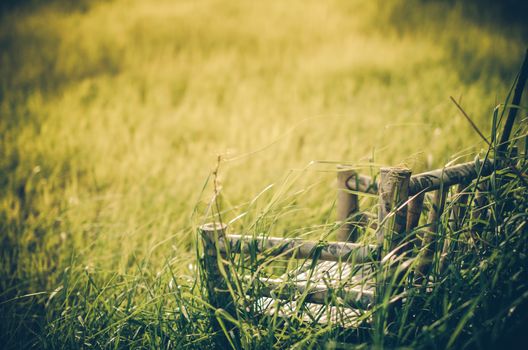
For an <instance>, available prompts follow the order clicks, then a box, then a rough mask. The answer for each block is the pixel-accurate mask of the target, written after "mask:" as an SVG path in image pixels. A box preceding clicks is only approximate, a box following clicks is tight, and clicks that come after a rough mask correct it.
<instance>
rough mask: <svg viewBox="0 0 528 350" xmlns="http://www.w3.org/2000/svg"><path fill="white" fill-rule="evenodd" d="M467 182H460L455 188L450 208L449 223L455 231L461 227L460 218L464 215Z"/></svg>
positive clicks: (467, 196) (466, 200)
mask: <svg viewBox="0 0 528 350" xmlns="http://www.w3.org/2000/svg"><path fill="white" fill-rule="evenodd" d="M468 186H469V183H461V184H459V185H458V186H457V189H456V198H455V202H454V203H453V206H452V208H451V215H450V218H449V223H450V226H451V230H452V231H453V232H456V231H458V230H460V229H461V228H462V220H463V219H464V216H465V215H466V211H467V202H468V198H469V193H468V192H467V191H466V189H467V187H468Z"/></svg>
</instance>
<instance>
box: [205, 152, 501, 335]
mask: <svg viewBox="0 0 528 350" xmlns="http://www.w3.org/2000/svg"><path fill="white" fill-rule="evenodd" d="M494 168H495V165H494V162H493V161H491V160H486V161H479V160H478V159H477V160H476V161H474V162H469V163H464V164H460V165H455V166H450V167H446V168H443V169H436V170H433V171H429V172H425V173H421V174H418V175H412V174H411V171H410V170H409V169H406V168H400V167H391V168H382V169H381V171H380V174H379V181H374V180H373V179H372V178H370V177H368V176H364V175H360V174H357V173H356V172H355V171H346V170H345V171H338V175H337V188H338V194H337V202H336V203H337V204H336V207H337V220H338V222H340V223H341V225H340V227H339V229H338V232H337V237H338V240H340V241H338V242H322V241H310V240H303V239H293V238H279V237H255V236H252V235H244V234H238V235H237V234H227V232H226V231H227V227H226V226H225V225H223V224H220V223H211V224H206V225H203V226H202V227H200V229H199V234H200V237H201V241H202V244H203V249H204V255H203V259H202V263H203V265H202V266H203V270H204V273H205V276H204V277H205V279H206V281H207V285H206V288H207V291H208V296H209V303H210V304H211V306H212V307H213V308H216V309H223V310H224V311H225V312H227V314H230V315H232V316H233V317H234V316H235V314H236V312H237V311H236V308H235V301H234V298H235V297H236V295H237V292H240V290H241V289H240V288H237V286H238V285H239V284H240V283H242V282H245V283H250V284H251V283H253V284H255V285H256V286H257V287H255V288H254V291H256V292H257V293H259V295H260V298H259V299H258V301H257V303H255V304H254V305H252V306H251V307H253V308H254V310H255V312H256V313H261V314H267V315H275V316H279V317H285V318H287V317H292V316H295V315H298V314H299V310H300V309H304V310H308V311H309V312H306V313H304V314H303V315H302V316H301V318H302V320H303V321H306V322H318V323H329V322H331V323H332V324H335V325H338V326H340V327H345V328H347V327H360V326H361V325H362V324H365V323H369V322H372V321H373V317H372V314H368V313H367V314H365V313H364V312H365V311H368V310H369V309H372V308H373V307H375V306H376V305H380V303H383V302H384V301H385V304H387V305H392V306H393V307H397V306H398V303H401V302H403V299H404V297H405V290H401V289H400V290H396V291H395V290H388V289H387V285H388V284H390V283H389V282H388V280H387V277H389V278H392V284H393V285H397V286H401V285H402V284H401V283H394V281H396V282H398V281H401V280H402V279H403V278H406V280H409V279H410V280H411V283H418V284H423V285H427V284H428V283H429V282H428V280H427V276H428V274H429V272H430V270H431V269H432V268H433V267H434V266H432V263H433V261H436V262H438V261H440V264H442V263H443V258H442V254H443V252H444V251H445V249H446V247H447V245H448V240H443V244H439V242H440V243H442V241H441V240H438V239H437V238H438V237H437V229H438V223H439V219H440V217H441V216H442V215H444V218H446V216H445V215H448V216H447V217H448V218H449V223H450V225H451V227H452V229H453V230H457V229H459V228H460V227H461V226H462V224H461V222H462V220H463V218H464V217H465V216H466V215H484V213H485V208H484V209H483V208H482V207H481V206H482V205H484V203H482V202H481V201H479V200H478V198H477V199H475V200H472V203H470V202H469V200H470V197H472V195H470V192H469V191H468V189H469V188H470V186H473V187H471V188H482V187H479V186H482V184H483V180H482V178H483V177H485V176H488V175H490V174H491V173H492V172H493V171H494ZM479 184H480V185H479ZM450 189H454V190H453V191H450ZM362 193H368V194H371V195H372V194H377V196H378V198H379V206H378V215H377V216H378V217H377V219H374V220H373V219H372V218H370V217H369V215H368V214H366V213H364V212H362V211H361V210H360V206H359V196H360V195H361V194H362ZM450 193H452V195H451V196H450V197H449V201H450V206H449V212H448V213H447V212H446V213H444V211H445V208H446V205H445V204H446V200H447V199H448V195H449V194H450ZM471 193H473V192H471ZM429 194H432V205H431V207H430V209H429V210H428V217H427V221H426V223H425V224H422V225H420V218H421V216H423V214H424V213H425V212H426V210H424V207H425V205H424V202H425V201H424V199H425V198H426V196H427V195H429ZM469 209H471V213H470V212H469ZM421 221H422V222H423V221H424V220H421ZM365 226H370V227H371V228H374V229H375V234H376V244H370V245H369V244H362V243H358V242H357V241H358V239H359V238H360V237H359V232H360V230H361V227H365ZM418 252H420V253H419V255H416V254H418ZM259 254H264V255H267V256H272V257H280V258H281V259H286V260H288V259H289V260H296V261H297V262H299V263H298V264H297V267H296V268H294V269H292V270H290V271H287V272H286V273H284V274H283V275H282V276H281V277H279V278H271V277H262V276H261V275H259V274H258V273H253V274H250V275H249V276H248V277H247V278H245V280H244V281H242V282H241V281H237V280H233V279H236V278H235V277H234V276H233V275H232V274H231V270H230V268H229V266H228V265H229V264H228V262H229V261H230V259H232V257H233V256H235V255H245V256H246V257H248V256H250V258H249V260H252V259H253V260H252V261H255V259H254V255H259ZM434 254H440V259H433V256H434ZM249 260H244V259H242V261H249ZM437 268H441V266H440V267H439V266H437ZM258 269H259V267H257V270H258ZM380 271H384V273H380ZM253 272H255V270H253ZM410 273H411V274H410ZM395 276H396V277H395ZM409 276H411V278H409ZM228 281H229V283H228ZM400 288H401V287H400ZM389 289H390V288H389ZM238 297H239V298H244V296H240V295H239V296H238ZM362 315H369V316H366V317H362ZM218 322H219V321H218V318H215V319H214V320H213V325H214V326H215V327H218V329H220V328H221V326H222V325H220V324H218Z"/></svg>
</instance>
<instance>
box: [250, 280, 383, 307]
mask: <svg viewBox="0 0 528 350" xmlns="http://www.w3.org/2000/svg"><path fill="white" fill-rule="evenodd" d="M260 282H261V283H262V284H263V285H264V287H263V288H262V289H261V292H262V294H263V295H264V296H266V297H272V298H279V299H284V300H294V299H295V298H296V297H297V296H303V295H304V296H305V299H304V301H306V302H309V303H315V304H326V303H328V301H329V300H330V299H331V298H332V297H338V298H340V299H342V301H343V302H344V303H346V304H348V305H350V306H353V307H356V308H361V309H366V308H368V307H369V306H371V305H372V303H373V302H374V291H373V290H372V289H369V288H366V287H362V286H357V287H332V286H328V285H327V284H325V283H317V284H310V283H306V282H294V281H285V280H283V279H280V278H268V279H260Z"/></svg>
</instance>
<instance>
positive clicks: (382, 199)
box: [377, 167, 411, 258]
mask: <svg viewBox="0 0 528 350" xmlns="http://www.w3.org/2000/svg"><path fill="white" fill-rule="evenodd" d="M380 176H381V183H380V187H379V205H380V207H379V211H378V225H379V227H378V231H377V240H378V244H379V245H380V246H383V248H382V258H383V255H385V254H386V253H388V252H390V251H391V250H392V249H394V248H395V247H396V246H398V245H400V244H401V243H402V242H403V240H404V239H405V230H406V226H407V206H406V205H404V206H402V204H403V203H404V202H405V201H407V199H408V198H409V179H410V177H411V171H410V170H409V169H406V168H397V167H395V168H382V169H381V173H380ZM399 207H400V208H399ZM398 208H399V209H398ZM393 210H395V212H394V213H392V211H393Z"/></svg>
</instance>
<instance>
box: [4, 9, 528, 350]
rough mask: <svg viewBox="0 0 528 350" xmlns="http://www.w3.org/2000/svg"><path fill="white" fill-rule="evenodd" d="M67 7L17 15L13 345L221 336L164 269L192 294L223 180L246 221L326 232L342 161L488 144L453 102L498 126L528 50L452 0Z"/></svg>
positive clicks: (10, 284)
mask: <svg viewBox="0 0 528 350" xmlns="http://www.w3.org/2000/svg"><path fill="white" fill-rule="evenodd" d="M66 4H68V3H67V2H65V1H56V2H49V3H43V4H40V3H36V2H35V3H31V4H28V5H25V6H20V7H14V8H11V9H10V10H8V11H5V12H4V13H3V14H2V15H1V16H2V17H1V18H0V137H1V146H0V229H1V246H0V313H1V314H2V316H0V320H1V322H0V323H1V325H0V330H1V332H2V334H1V338H2V339H3V341H4V344H6V346H7V347H28V346H30V345H33V346H36V347H38V348H44V347H62V346H64V347H67V348H70V347H71V348H76V347H89V346H96V347H105V348H106V347H116V348H119V347H136V346H144V347H154V348H156V347H160V346H162V347H169V346H174V347H179V346H183V345H184V344H185V345H187V346H189V347H202V346H205V345H204V344H206V345H207V341H208V340H207V332H206V331H205V329H206V328H204V327H205V326H203V325H202V323H200V322H198V321H196V323H197V325H193V326H191V325H189V324H188V323H189V322H191V321H189V319H187V321H185V320H183V318H178V317H179V316H178V312H176V311H172V313H171V312H170V311H167V310H180V309H177V305H175V304H174V303H176V304H177V302H178V300H180V299H177V300H176V301H175V300H173V299H170V298H169V297H168V295H169V294H170V293H173V291H172V290H170V286H169V281H171V280H175V281H178V282H177V283H179V285H180V286H183V287H182V289H186V288H188V291H187V292H186V293H188V294H192V293H193V289H192V285H193V283H194V279H195V276H196V275H195V273H196V272H195V269H196V267H195V266H196V265H195V263H196V250H195V249H194V246H195V244H194V240H195V233H196V227H197V225H198V224H199V223H201V222H203V221H205V220H207V216H208V215H210V214H211V211H210V210H208V207H209V205H210V203H211V200H212V197H213V196H214V194H215V190H214V188H213V187H214V186H213V183H214V182H216V185H217V189H216V190H217V192H218V191H220V194H221V197H220V199H219V201H220V203H221V207H222V210H224V211H225V212H224V213H223V217H224V219H225V220H226V221H229V220H233V219H235V220H234V222H233V227H234V228H237V227H242V226H244V225H246V224H247V223H254V222H259V223H260V225H262V227H266V228H273V230H275V232H277V234H279V235H283V234H292V235H297V234H300V231H295V228H299V227H317V225H321V224H328V223H331V222H332V220H335V217H334V214H333V205H334V200H335V190H334V187H335V184H334V179H335V175H336V174H335V165H336V163H337V162H346V163H350V164H355V165H357V166H358V167H361V168H365V169H366V170H367V171H368V169H369V167H372V168H374V169H377V168H378V167H379V166H380V165H406V166H409V167H410V168H412V169H413V171H422V170H424V169H428V168H432V167H440V166H443V165H445V164H446V163H447V162H449V161H452V160H455V159H456V160H460V161H462V160H468V159H473V158H474V157H475V155H476V154H479V152H483V151H485V150H486V149H487V145H486V144H485V143H484V142H483V141H482V140H481V139H480V138H479V136H478V135H477V134H476V133H475V132H474V131H473V130H472V129H471V126H470V125H469V124H468V123H467V121H466V120H465V119H464V117H463V116H462V115H461V114H460V112H459V111H458V110H457V108H456V107H455V106H454V104H453V103H452V102H451V101H450V100H449V96H453V97H454V98H455V99H457V100H458V101H459V102H460V104H461V105H462V106H463V107H464V109H465V110H466V112H467V113H468V114H469V115H470V116H471V117H472V119H473V120H474V121H475V123H476V124H477V125H478V127H479V128H480V129H481V130H482V131H483V132H484V134H485V135H489V134H490V132H491V120H492V113H493V110H494V108H495V106H497V105H498V104H499V103H502V102H504V100H505V97H506V95H507V93H508V91H509V89H510V87H511V84H512V82H513V81H514V79H515V74H516V73H517V70H518V67H519V65H520V60H521V57H522V54H523V51H524V49H525V47H524V46H525V45H526V41H525V34H526V31H525V29H524V28H522V27H520V26H519V25H517V24H515V23H512V24H511V25H506V24H505V22H504V21H500V20H499V19H495V18H494V17H493V13H491V14H486V15H478V16H474V15H472V12H471V11H470V10H468V9H467V8H466V7H464V6H461V5H457V3H456V2H455V3H442V2H436V1H430V2H421V1H406V2H404V1H394V2H388V3H387V2H385V1H369V2H362V1H338V0H335V1H329V2H324V1H288V2H283V1H267V2H249V1H232V2H224V1H212V0H211V1H202V2H194V1H165V0H160V1H148V2H147V1H135V0H128V1H125V0H123V1H120V0H116V1H94V2H80V3H79V4H78V5H71V4H70V5H68V6H66ZM481 154H482V153H481ZM215 170H217V171H216V172H217V174H218V176H217V178H216V180H215V181H213V176H212V174H213V172H215ZM270 185H271V186H270ZM237 218H238V219H237ZM312 231H313V232H312ZM310 232H312V233H311V235H312V236H315V237H317V236H318V235H320V234H321V232H320V231H317V230H311V231H310ZM182 298H183V297H182ZM188 298H191V297H188ZM168 299H170V300H168ZM191 299H192V298H191ZM189 300H190V299H189ZM195 306H196V305H195ZM196 307H198V306H196ZM160 310H163V312H161V311H160ZM180 311H181V310H180ZM165 316H166V317H167V319H166V321H167V322H174V323H173V324H174V329H173V332H172V333H171V332H168V331H167V330H166V329H165V328H163V329H162V328H159V329H158V328H156V327H154V326H153V325H155V324H162V323H163V322H161V321H160V322H159V323H156V320H160V319H161V318H163V317H165ZM171 317H172V318H171ZM178 320H179V321H178ZM182 320H183V321H182ZM178 322H180V323H178ZM186 322H187V323H186ZM191 323H192V322H191ZM163 324H165V323H163ZM200 327H202V328H200ZM200 332H202V333H200ZM444 332H448V330H444ZM167 334H172V335H171V336H169V335H167ZM171 337H172V338H171ZM266 344H267V345H269V344H270V343H266ZM254 345H255V344H254ZM272 345H274V346H279V345H278V343H273V344H272ZM255 346H256V345H255Z"/></svg>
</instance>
